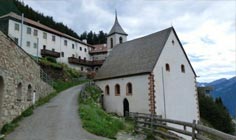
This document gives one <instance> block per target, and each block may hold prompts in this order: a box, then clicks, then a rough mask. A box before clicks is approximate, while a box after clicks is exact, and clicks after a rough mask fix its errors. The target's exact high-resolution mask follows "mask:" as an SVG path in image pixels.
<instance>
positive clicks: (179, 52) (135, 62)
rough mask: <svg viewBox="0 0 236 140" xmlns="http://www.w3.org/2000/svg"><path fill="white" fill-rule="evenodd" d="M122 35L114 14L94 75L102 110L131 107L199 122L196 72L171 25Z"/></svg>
mask: <svg viewBox="0 0 236 140" xmlns="http://www.w3.org/2000/svg"><path fill="white" fill-rule="evenodd" d="M126 39H127V34H126V33H125V32H124V30H123V29H122V27H121V26H120V24H119V22H118V20H117V17H116V19H115V24H114V25H113V27H112V29H111V31H110V33H109V36H108V38H107V42H108V43H107V47H108V50H110V51H109V53H110V55H109V56H108V58H107V59H106V61H105V62H104V64H103V65H102V67H101V68H100V69H99V70H98V72H97V75H96V77H95V81H96V85H98V86H99V87H100V88H101V89H102V90H103V104H104V108H105V110H106V111H107V112H111V113H116V114H118V115H120V116H123V115H124V113H125V112H126V111H130V112H140V113H148V114H157V115H162V116H163V117H164V118H168V119H175V120H182V121H186V122H192V121H193V120H199V119H200V118H199V105H198V96H197V89H196V73H195V72H194V69H193V67H192V66H191V64H190V61H189V59H188V57H187V55H186V53H185V51H184V49H183V46H182V44H181V42H180V40H179V38H178V36H177V34H176V32H175V29H174V28H173V27H170V28H167V29H164V30H162V31H159V32H156V33H153V34H150V35H147V36H144V37H141V38H137V39H134V40H130V41H126ZM111 50H112V51H111Z"/></svg>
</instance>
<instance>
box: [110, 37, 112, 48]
mask: <svg viewBox="0 0 236 140" xmlns="http://www.w3.org/2000/svg"><path fill="white" fill-rule="evenodd" d="M110 42H111V48H113V39H112V38H111V39H110Z"/></svg>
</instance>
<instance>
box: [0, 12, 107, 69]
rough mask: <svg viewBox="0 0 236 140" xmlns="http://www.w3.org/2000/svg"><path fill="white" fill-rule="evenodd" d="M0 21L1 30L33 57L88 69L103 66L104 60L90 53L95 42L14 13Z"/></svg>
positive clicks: (1, 18)
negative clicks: (89, 41)
mask: <svg viewBox="0 0 236 140" xmlns="http://www.w3.org/2000/svg"><path fill="white" fill-rule="evenodd" d="M22 21H23V24H21V23H22ZM0 22H1V26H0V29H1V30H2V31H3V32H4V33H5V34H7V35H8V36H10V37H11V38H12V39H13V40H15V42H16V43H17V44H18V45H19V46H20V47H22V48H23V49H24V50H25V51H26V52H27V53H29V54H30V55H32V56H35V57H46V56H48V57H53V58H55V59H56V60H57V62H61V63H65V64H67V65H68V66H70V67H72V68H75V69H77V70H80V71H85V72H87V71H91V70H93V69H94V68H95V67H100V66H101V65H102V62H103V61H98V62H97V61H93V59H92V57H91V55H90V53H89V52H90V51H91V50H92V49H93V48H94V47H93V46H92V45H89V44H87V43H86V42H83V41H80V40H79V39H76V38H74V37H71V36H69V35H67V34H64V33H61V32H59V31H57V30H54V29H52V28H50V27H47V26H45V25H43V24H41V23H40V22H36V21H33V20H30V19H28V18H22V17H21V16H19V15H17V14H15V13H9V14H7V15H4V16H2V17H0Z"/></svg>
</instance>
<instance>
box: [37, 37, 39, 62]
mask: <svg viewBox="0 0 236 140" xmlns="http://www.w3.org/2000/svg"><path fill="white" fill-rule="evenodd" d="M37 62H39V38H38V37H37Z"/></svg>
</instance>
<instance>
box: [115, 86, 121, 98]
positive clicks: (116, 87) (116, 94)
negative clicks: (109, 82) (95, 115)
mask: <svg viewBox="0 0 236 140" xmlns="http://www.w3.org/2000/svg"><path fill="white" fill-rule="evenodd" d="M119 95H120V85H119V84H116V85H115V96H119Z"/></svg>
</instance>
